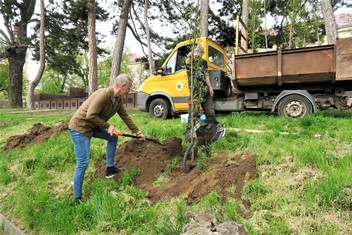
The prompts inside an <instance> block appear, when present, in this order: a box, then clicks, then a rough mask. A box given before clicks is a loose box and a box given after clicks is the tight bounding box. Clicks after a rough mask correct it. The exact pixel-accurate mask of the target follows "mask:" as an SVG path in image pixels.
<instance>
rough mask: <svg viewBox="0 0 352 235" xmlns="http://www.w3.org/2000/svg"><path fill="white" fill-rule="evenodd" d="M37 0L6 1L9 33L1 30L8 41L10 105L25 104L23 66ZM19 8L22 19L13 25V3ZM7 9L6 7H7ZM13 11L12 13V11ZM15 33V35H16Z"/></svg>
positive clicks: (6, 21) (6, 54)
mask: <svg viewBox="0 0 352 235" xmlns="http://www.w3.org/2000/svg"><path fill="white" fill-rule="evenodd" d="M35 3H36V0H27V1H23V2H22V3H18V2H17V3H14V2H10V1H8V2H6V3H4V4H5V7H6V8H7V9H8V10H9V11H7V12H6V15H5V16H4V17H3V18H4V20H5V22H4V25H5V27H6V31H7V32H8V33H9V35H5V33H4V32H3V31H2V30H1V31H0V32H1V36H2V38H1V40H2V41H4V42H6V45H5V47H4V48H5V57H6V59H7V60H8V62H9V105H10V107H21V108H22V105H23V102H22V96H23V91H22V89H23V66H24V64H25V60H26V52H27V48H28V46H27V42H26V41H25V40H24V39H26V38H27V25H28V23H29V21H30V19H31V18H32V16H33V13H34V9H35ZM14 4H16V6H17V7H18V9H19V12H17V14H18V15H20V16H21V20H20V21H18V22H17V23H16V24H14V25H13V22H14V18H13V12H12V10H13V9H12V8H13V5H14ZM5 10H6V9H5ZM11 12H12V13H11ZM14 34H15V35H14Z"/></svg>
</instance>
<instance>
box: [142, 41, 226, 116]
mask: <svg viewBox="0 0 352 235" xmlns="http://www.w3.org/2000/svg"><path fill="white" fill-rule="evenodd" d="M195 44H200V45H202V46H203V48H204V54H203V59H205V60H206V61H207V65H208V71H209V72H210V74H211V82H212V85H213V89H214V91H215V93H216V94H217V95H219V96H221V95H223V93H224V90H225V92H226V93H227V94H230V93H231V81H230V79H229V78H228V77H227V76H226V74H227V56H226V51H225V50H224V49H223V48H222V47H221V46H220V45H219V44H217V43H216V42H215V41H213V40H211V39H208V38H206V37H201V38H198V39H191V40H188V41H184V42H181V43H179V44H177V45H176V47H175V48H174V49H173V50H172V51H171V53H170V54H169V56H168V57H167V59H166V60H165V61H164V63H163V64H162V66H161V68H160V69H159V70H158V72H157V73H156V74H153V75H151V76H149V77H148V78H147V79H146V80H145V81H144V82H143V83H142V84H141V86H140V88H139V90H138V93H137V107H138V108H139V109H140V110H141V111H145V112H149V113H150V115H151V116H152V117H155V118H160V119H167V118H169V117H170V116H173V115H175V114H180V113H185V112H187V111H188V105H189V104H188V103H189V99H190V97H189V96H190V90H189V87H188V76H187V70H186V66H185V65H186V64H185V63H186V57H187V54H188V53H189V52H190V51H191V48H192V47H194V45H195ZM212 71H213V72H212ZM219 76H221V78H220V77H219ZM212 78H213V79H212Z"/></svg>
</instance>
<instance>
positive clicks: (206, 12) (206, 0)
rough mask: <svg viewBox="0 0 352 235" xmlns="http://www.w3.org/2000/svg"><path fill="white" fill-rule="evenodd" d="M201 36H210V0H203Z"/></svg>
mask: <svg viewBox="0 0 352 235" xmlns="http://www.w3.org/2000/svg"><path fill="white" fill-rule="evenodd" d="M200 15H201V23H200V25H201V36H202V37H208V16H209V0H202V6H201V13H200Z"/></svg>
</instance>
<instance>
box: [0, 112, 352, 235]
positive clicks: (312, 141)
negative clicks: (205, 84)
mask: <svg viewBox="0 0 352 235" xmlns="http://www.w3.org/2000/svg"><path fill="white" fill-rule="evenodd" d="M128 112H129V114H130V116H131V117H132V119H133V120H134V121H135V123H136V124H137V125H138V126H139V127H140V129H141V130H142V131H143V133H144V134H145V135H146V136H153V137H157V138H158V139H160V140H167V139H169V138H171V137H174V136H176V137H179V138H181V139H182V146H183V147H184V148H185V147H186V145H187V143H186V141H185V139H184V137H183V135H182V133H183V132H184V129H185V127H186V126H185V124H184V123H181V121H180V117H176V118H174V119H169V120H157V119H153V118H151V117H149V115H148V114H147V113H142V112H140V111H138V110H135V109H130V110H129V111H128ZM71 116H72V111H67V110H61V111H32V112H28V111H25V110H19V109H1V110H0V126H1V128H0V146H1V149H0V151H1V155H0V156H1V157H0V213H2V214H3V215H5V216H6V217H7V218H8V219H9V220H11V221H13V222H14V223H15V224H17V225H18V226H19V227H20V228H21V229H23V230H25V231H26V233H28V234H102V233H104V234H167V235H170V234H180V233H181V231H182V227H183V226H184V225H185V224H186V223H187V222H189V217H187V215H188V214H189V213H190V212H192V211H196V210H198V209H200V208H206V209H207V210H208V211H209V212H210V213H211V214H212V215H213V216H215V218H216V219H217V221H218V222H219V223H221V222H224V221H234V222H235V223H237V224H243V225H244V226H245V227H246V229H247V230H248V231H249V232H250V234H352V222H351V219H352V212H351V210H352V181H351V177H352V171H351V169H352V151H351V150H352V133H351V132H352V130H351V118H352V113H340V112H339V111H336V110H326V111H324V112H318V113H316V114H314V115H311V116H307V117H304V118H301V119H288V118H282V117H277V116H276V115H272V114H252V113H244V114H239V113H232V114H227V115H225V114H223V115H222V114H219V115H217V119H218V121H219V122H221V123H223V125H224V126H225V127H226V137H225V138H223V139H220V140H219V141H217V142H215V143H214V144H213V145H212V150H211V151H212V158H216V157H218V156H219V155H220V154H226V156H232V155H236V156H237V155H238V156H240V155H241V154H242V153H243V152H245V151H251V152H253V153H254V154H255V155H256V164H257V169H258V174H257V176H256V177H255V178H254V179H251V180H250V181H248V182H247V183H246V185H245V186H244V189H243V193H242V195H241V197H240V198H234V197H226V196H223V195H220V194H219V193H218V192H217V191H213V192H211V193H210V194H208V195H206V196H205V197H204V198H203V199H202V200H201V201H199V202H197V203H194V204H190V203H188V202H187V200H186V199H185V197H183V196H180V197H176V198H172V199H170V200H166V201H161V202H159V203H156V204H152V203H150V201H149V200H148V198H147V195H145V193H144V192H143V191H142V190H141V189H139V188H136V187H134V186H133V177H135V174H138V172H130V173H126V174H124V175H123V177H122V179H121V180H120V181H119V182H115V181H112V180H105V179H98V178H94V177H93V175H94V172H95V171H96V168H95V167H96V163H97V162H99V161H101V157H102V156H103V154H104V152H105V145H104V142H103V141H100V140H92V145H91V162H90V165H89V168H88V170H87V173H86V179H85V182H87V183H85V185H84V192H85V194H86V195H88V197H87V199H86V201H85V202H84V203H81V204H76V203H75V202H74V200H72V188H71V187H72V186H71V184H70V182H71V178H72V173H73V169H74V165H75V159H74V154H73V146H72V142H71V140H70V137H69V134H68V132H67V131H66V132H63V133H62V134H60V135H58V136H54V137H52V138H50V139H48V140H47V141H45V142H43V143H38V144H33V145H27V146H26V147H24V148H22V149H14V150H10V151H4V145H5V142H6V140H7V139H8V138H9V137H10V136H13V135H21V134H23V133H25V132H26V130H27V129H29V128H31V127H32V126H33V125H34V124H36V123H39V122H40V123H43V124H45V125H49V126H50V125H56V124H58V123H61V122H63V121H65V120H68V119H69V118H70V117H71ZM111 123H112V124H113V125H114V126H115V127H117V129H119V130H120V131H122V132H126V133H128V129H127V127H126V126H125V125H124V123H123V122H122V121H121V120H120V119H119V117H118V116H116V117H113V118H112V119H111ZM126 140H127V139H125V140H122V141H121V142H120V143H119V145H121V144H123V142H124V141H126ZM180 157H182V156H179V158H180ZM177 164H180V161H177V160H176V161H174V162H173V165H172V166H170V167H169V170H168V171H167V173H168V174H169V177H170V175H171V172H172V169H171V168H173V167H175V165H177ZM211 167H212V166H211V165H210V164H206V165H205V170H204V171H205V172H206V171H207V170H208V171H209V170H211ZM170 169H171V170H170ZM163 176H165V175H163ZM166 177H167V176H166ZM156 181H157V182H156V184H163V182H164V181H163V180H160V178H158V179H156ZM228 190H229V191H233V192H235V191H236V188H229V189H228ZM243 202H246V204H245V205H244V204H243Z"/></svg>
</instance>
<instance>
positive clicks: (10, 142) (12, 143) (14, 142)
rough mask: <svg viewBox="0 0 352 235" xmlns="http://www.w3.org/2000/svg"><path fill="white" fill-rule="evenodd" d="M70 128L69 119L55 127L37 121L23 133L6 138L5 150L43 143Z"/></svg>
mask: <svg viewBox="0 0 352 235" xmlns="http://www.w3.org/2000/svg"><path fill="white" fill-rule="evenodd" d="M67 129H68V121H65V122H62V123H61V124H59V125H57V126H53V127H48V126H44V125H43V124H41V123H36V124H34V126H33V127H32V128H30V129H28V130H27V132H26V133H25V134H23V135H14V136H11V137H10V138H8V139H7V140H6V143H5V147H4V149H5V150H12V149H16V148H23V147H25V146H26V145H28V144H37V143H41V142H43V141H45V140H47V139H49V138H50V137H52V136H56V135H58V134H60V133H61V132H63V131H66V130H67Z"/></svg>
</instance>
